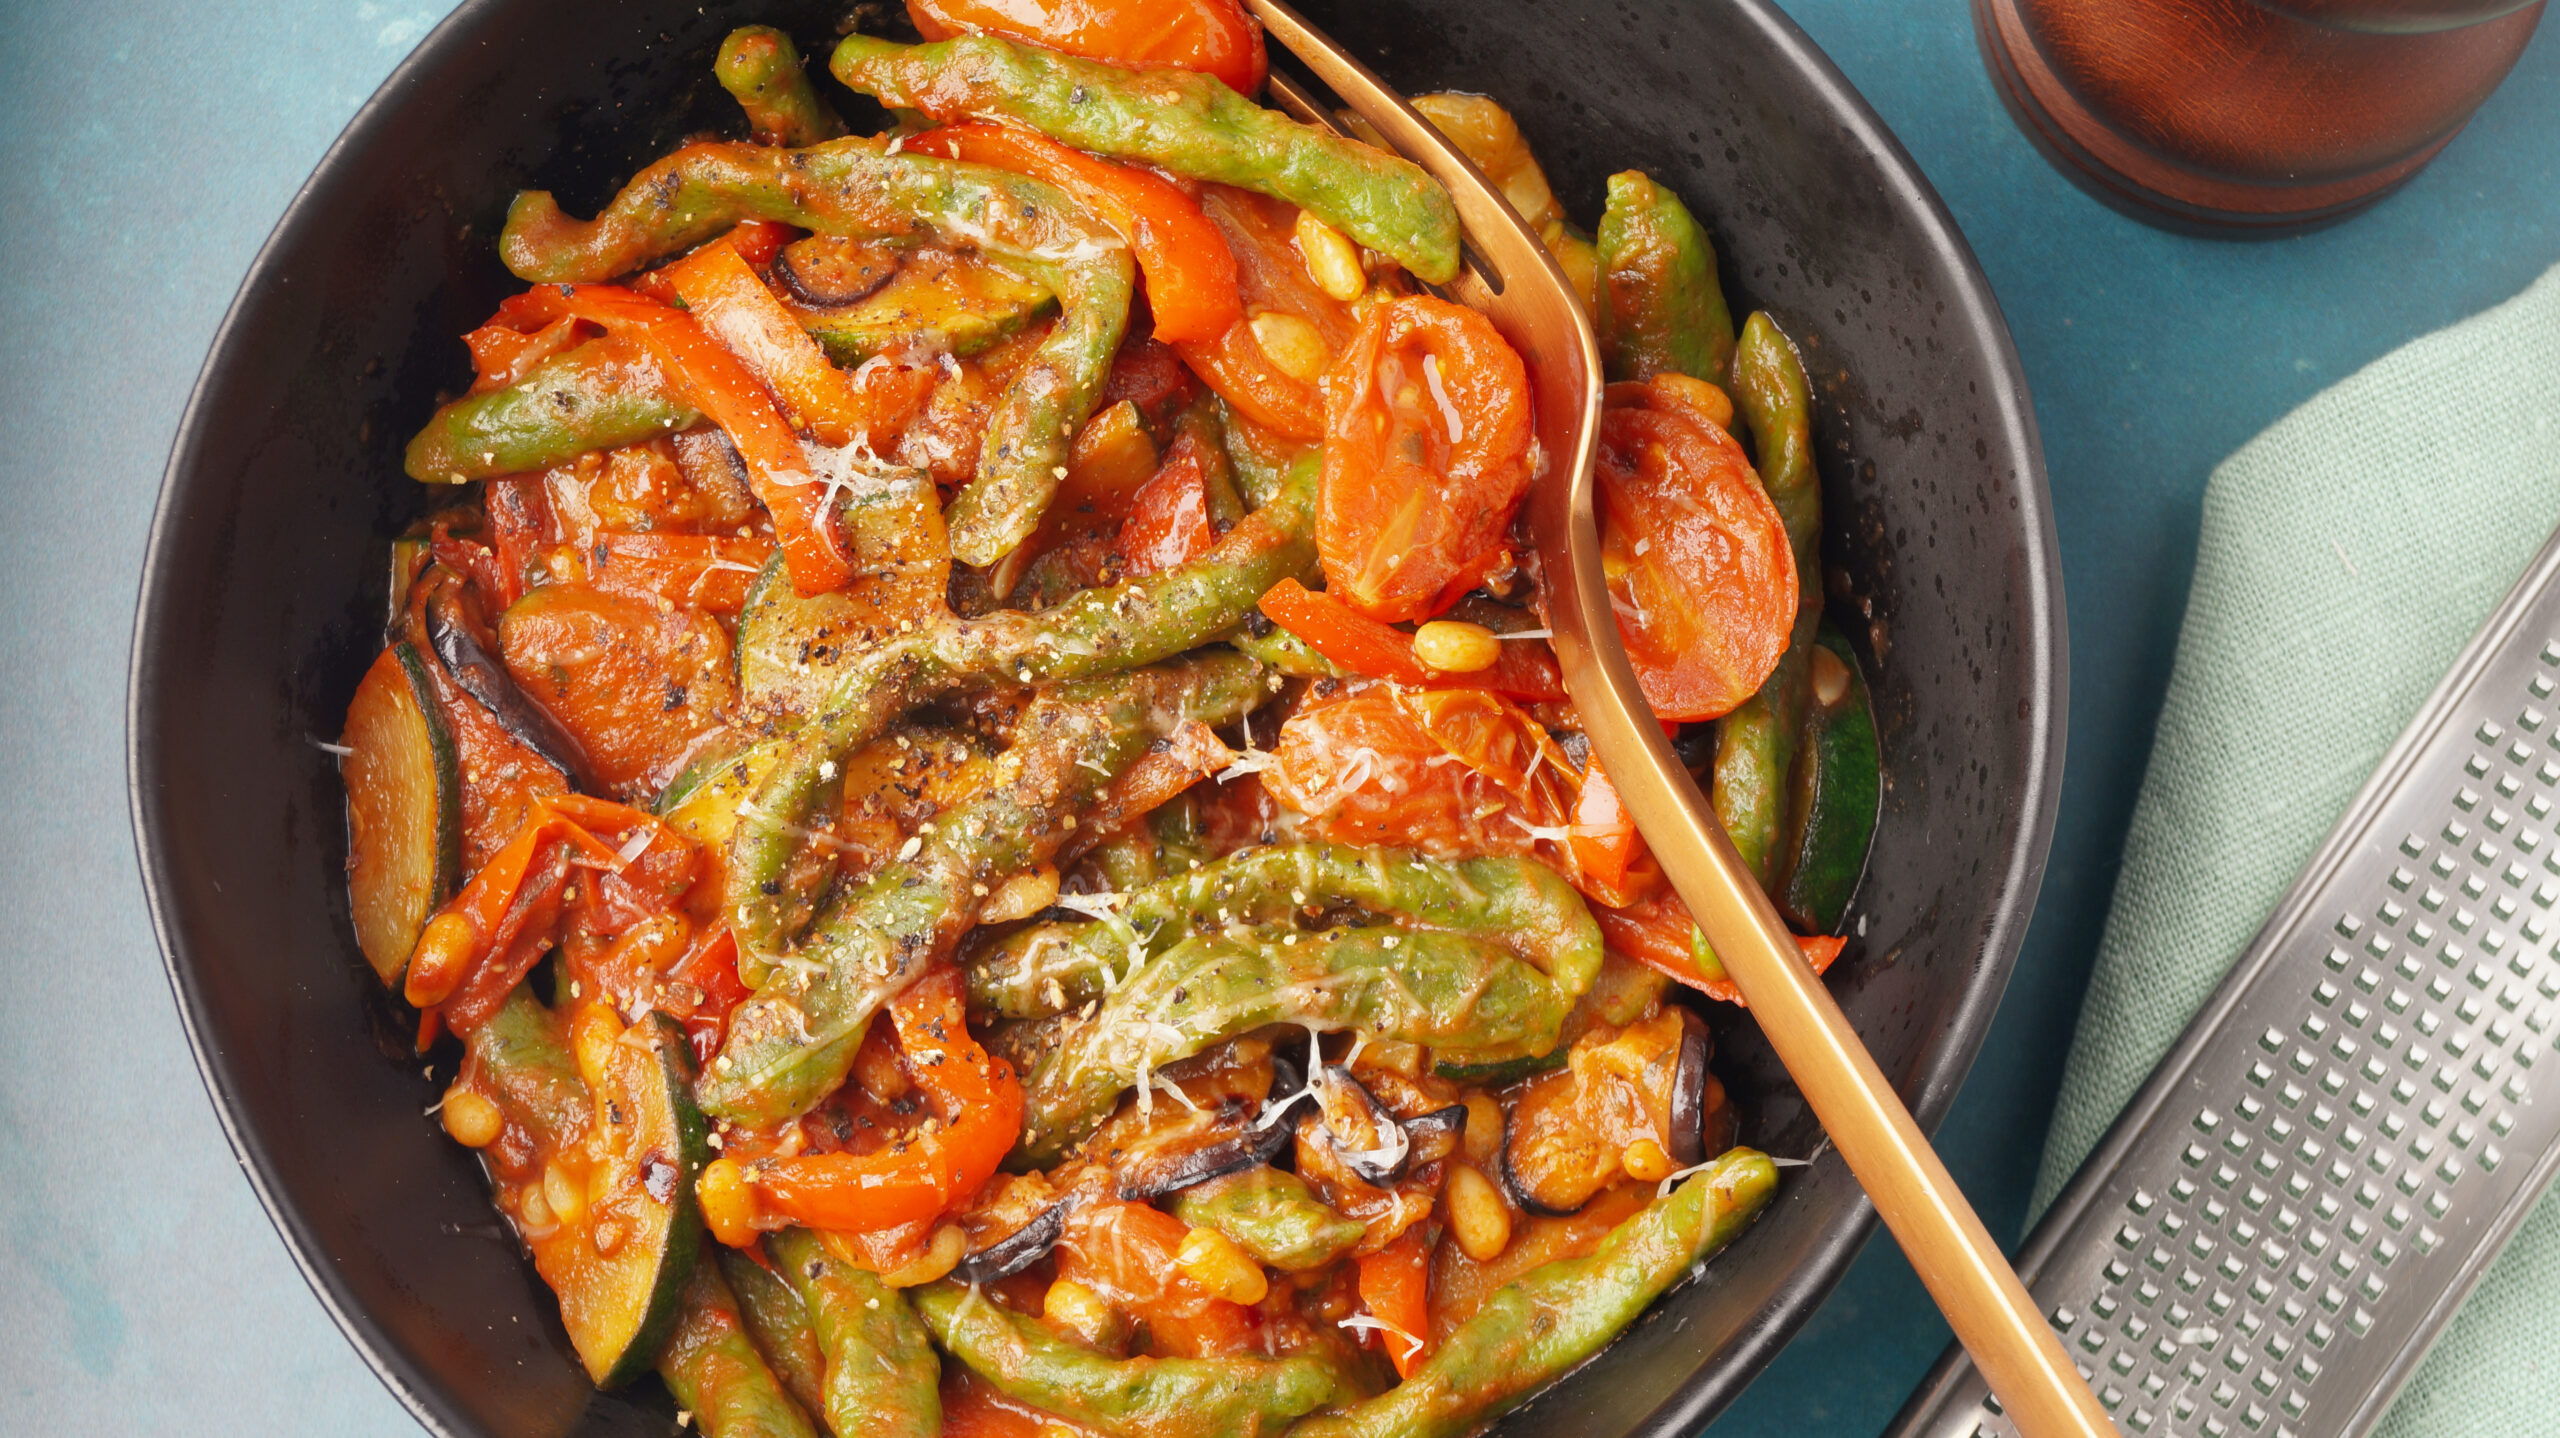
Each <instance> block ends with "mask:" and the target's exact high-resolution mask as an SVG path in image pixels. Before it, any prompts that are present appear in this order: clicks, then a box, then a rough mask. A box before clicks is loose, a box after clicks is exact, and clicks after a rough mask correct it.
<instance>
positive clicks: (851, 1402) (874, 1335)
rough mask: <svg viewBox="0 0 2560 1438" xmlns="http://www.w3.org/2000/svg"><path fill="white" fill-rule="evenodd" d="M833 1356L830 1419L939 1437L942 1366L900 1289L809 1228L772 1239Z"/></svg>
mask: <svg viewBox="0 0 2560 1438" xmlns="http://www.w3.org/2000/svg"><path fill="white" fill-rule="evenodd" d="M765 1246H766V1249H767V1250H768V1251H769V1252H771V1253H772V1254H773V1261H774V1263H775V1265H776V1266H777V1267H779V1268H780V1269H781V1270H782V1276H783V1279H784V1280H785V1281H786V1282H788V1283H789V1284H790V1285H791V1288H792V1291H793V1292H795V1293H797V1294H799V1295H800V1301H801V1303H802V1304H803V1305H804V1306H806V1308H807V1309H808V1312H809V1321H810V1324H811V1325H812V1326H813V1327H815V1328H816V1330H817V1336H818V1349H819V1351H820V1352H821V1353H822V1354H824V1355H825V1359H826V1401H825V1407H824V1411H825V1413H826V1415H827V1426H828V1427H830V1428H833V1429H835V1430H836V1432H838V1433H860V1434H863V1435H864V1438H938V1435H939V1434H940V1433H941V1432H942V1393H941V1390H940V1387H939V1386H938V1385H939V1384H940V1382H941V1379H942V1365H941V1363H940V1362H939V1361H937V1360H936V1359H935V1358H934V1356H933V1343H932V1341H931V1340H930V1339H929V1338H927V1337H926V1335H925V1331H924V1325H923V1324H921V1323H919V1322H917V1321H916V1315H915V1310H913V1309H911V1308H909V1307H908V1306H907V1300H906V1298H905V1296H904V1295H902V1294H900V1293H899V1292H898V1290H896V1289H894V1288H891V1287H890V1286H889V1285H888V1284H886V1283H883V1282H881V1281H880V1275H878V1274H876V1273H865V1272H864V1271H862V1270H861V1269H859V1268H855V1267H853V1266H851V1265H850V1264H846V1263H842V1262H839V1261H838V1260H836V1259H835V1258H834V1257H832V1256H831V1255H829V1254H828V1252H827V1251H826V1249H825V1247H823V1246H822V1245H821V1244H820V1243H819V1242H818V1236H817V1235H816V1234H814V1233H811V1232H810V1231H808V1230H807V1229H805V1228H794V1229H787V1230H785V1231H783V1232H781V1233H777V1234H775V1235H773V1236H772V1237H771V1238H768V1239H766V1240H765Z"/></svg>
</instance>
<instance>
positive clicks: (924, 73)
mask: <svg viewBox="0 0 2560 1438" xmlns="http://www.w3.org/2000/svg"><path fill="white" fill-rule="evenodd" d="M827 67H828V69H830V70H831V71H833V72H834V74H835V77H836V78H837V79H839V80H842V81H843V82H844V83H845V84H846V85H848V86H850V87H852V88H853V89H856V90H859V91H862V92H863V93H864V94H867V95H871V96H873V97H875V98H877V99H878V100H879V101H880V103H881V104H883V105H887V106H890V107H892V108H908V109H917V110H925V111H929V112H931V113H932V114H934V115H936V116H937V117H941V118H944V119H949V118H951V117H954V116H957V115H963V114H966V115H972V116H976V117H977V118H980V119H987V120H1003V121H1011V122H1012V123H1014V124H1018V125H1027V126H1029V127H1030V128H1032V129H1035V130H1038V131H1040V132H1042V133H1043V134H1046V135H1049V136H1051V137H1052V138H1055V139H1057V140H1059V141H1062V142H1063V143H1065V144H1067V145H1070V146H1073V147H1074V148H1076V149H1079V150H1083V151H1086V152H1088V153H1091V154H1096V155H1105V156H1109V157H1111V158H1114V159H1122V160H1138V161H1142V162H1144V163H1146V164H1150V165H1158V166H1161V167H1163V168H1164V169H1167V170H1171V171H1172V172H1174V173H1175V174H1177V175H1189V176H1191V177H1193V178H1195V179H1202V180H1214V181H1217V182H1218V183H1220V184H1226V185H1235V186H1238V187H1240V188H1242V189H1247V190H1256V191H1259V192H1261V193H1263V194H1266V195H1272V196H1276V197H1278V198H1280V199H1283V200H1287V201H1289V202H1290V203H1291V204H1294V205H1297V206H1299V207H1300V208H1302V209H1304V210H1306V211H1307V212H1308V213H1310V214H1312V215H1314V216H1315V217H1316V218H1318V219H1320V220H1323V221H1324V222H1325V223H1327V224H1329V225H1332V226H1333V227H1334V228H1335V229H1338V230H1340V231H1342V232H1343V233H1344V234H1346V235H1349V236H1350V237H1351V238H1352V239H1354V240H1357V241H1359V242H1360V243H1361V244H1364V245H1367V246H1368V247H1369V248H1371V249H1373V250H1377V251H1379V252H1380V253H1382V254H1386V255H1392V256H1393V257H1394V258H1395V259H1396V261H1397V263H1399V264H1402V265H1403V266H1404V267H1405V268H1406V269H1408V270H1411V271H1413V273H1414V275H1415V276H1416V277H1417V278H1419V279H1422V280H1424V281H1426V282H1428V283H1431V284H1447V283H1448V282H1449V281H1451V280H1453V279H1455V278H1457V275H1458V208H1457V205H1456V204H1455V202H1453V201H1452V200H1451V199H1450V198H1449V193H1448V191H1446V190H1444V189H1442V188H1441V187H1440V183H1439V182H1438V181H1437V180H1434V179H1432V178H1431V176H1430V175H1429V174H1427V173H1425V172H1424V171H1423V169H1422V167H1421V166H1419V165H1416V164H1414V163H1413V162H1412V161H1410V160H1407V159H1404V158H1403V157H1401V156H1398V155H1394V154H1390V153H1388V152H1387V151H1384V150H1381V149H1377V148H1374V147H1372V146H1369V145H1363V144H1359V143H1357V142H1354V141H1351V140H1345V139H1340V138H1337V137H1335V136H1332V135H1328V134H1325V133H1324V132H1322V131H1320V130H1317V129H1315V128H1313V127H1311V126H1307V125H1301V124H1299V123H1298V122H1296V121H1295V120H1292V119H1290V118H1288V117H1287V116H1285V115H1282V114H1280V113H1279V112H1277V111H1274V110H1266V109H1264V108H1263V107H1261V106H1260V105H1257V104H1255V103H1254V102H1252V101H1251V100H1248V99H1246V98H1244V97H1243V96H1241V95H1239V94H1237V93H1236V92H1235V91H1233V90H1230V89H1228V88H1227V87H1226V86H1225V85H1224V84H1223V83H1221V82H1219V81H1217V80H1213V79H1211V78H1209V77H1208V76H1206V75H1199V74H1193V73H1191V72H1189V71H1185V70H1168V69H1157V70H1148V71H1145V72H1144V73H1137V72H1132V71H1130V70H1126V69H1123V68H1121V67H1120V66H1117V65H1110V64H1105V63H1103V62H1101V61H1099V60H1086V59H1080V58H1078V57H1076V56H1072V55H1061V54H1058V53H1057V52H1055V51H1051V50H1044V49H1041V48H1039V47H1037V46H1033V45H1027V44H1021V43H1017V42H1015V41H1012V40H1006V39H1002V38H999V37H997V36H993V35H962V36H958V37H955V38H953V39H949V40H941V41H936V42H934V43H932V44H926V45H900V44H897V43H895V42H892V41H888V40H882V39H878V38H876V37H874V36H869V35H847V36H846V37H845V38H844V39H843V40H842V41H840V42H838V43H837V45H836V51H835V54H834V56H833V57H832V58H831V59H829V60H828V62H827Z"/></svg>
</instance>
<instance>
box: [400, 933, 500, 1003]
mask: <svg viewBox="0 0 2560 1438" xmlns="http://www.w3.org/2000/svg"><path fill="white" fill-rule="evenodd" d="M479 951H480V932H479V930H477V929H474V928H473V927H471V920H470V919H469V918H468V917H466V916H465V915H462V914H456V913H444V914H438V915H436V916H435V917H434V918H432V919H429V920H427V926H426V928H425V929H423V930H421V931H420V932H419V934H418V942H417V944H416V945H415V946H413V947H412V948H411V949H410V950H409V977H408V979H407V981H406V982H404V983H403V984H402V985H401V997H402V998H405V999H407V1000H408V1001H409V1004H410V1006H411V1007H413V1008H421V1009H423V1008H429V1007H432V1006H433V1005H436V1004H440V1003H443V1002H444V1001H445V1000H446V999H449V998H451V997H453V991H454V990H455V989H458V988H460V987H462V979H463V976H464V975H465V974H466V973H468V972H470V969H471V960H472V959H473V958H474V957H475V956H476V955H477V954H478V953H479Z"/></svg>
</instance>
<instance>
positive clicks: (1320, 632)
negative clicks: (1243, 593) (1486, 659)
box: [1261, 579, 1565, 703]
mask: <svg viewBox="0 0 2560 1438" xmlns="http://www.w3.org/2000/svg"><path fill="white" fill-rule="evenodd" d="M1261 609H1262V612H1263V614H1264V615H1265V616H1266V617H1267V618H1269V619H1270V620H1271V622H1272V623H1274V624H1277V625H1279V626H1280V627H1281V628H1283V629H1286V630H1288V631H1289V632H1290V633H1292V634H1294V635H1296V636H1298V637H1299V638H1300V639H1303V640H1305V641H1306V642H1307V647H1308V648H1310V649H1313V650H1315V651H1316V652H1317V653H1318V654H1321V655H1323V656H1324V657H1325V658H1327V659H1330V660H1332V661H1333V662H1334V663H1336V664H1339V665H1341V666H1342V667H1343V668H1345V669H1348V670H1350V671H1352V672H1353V673H1355V674H1368V675H1373V676H1375V677H1377V678H1380V679H1392V680H1394V681H1395V682H1397V683H1398V684H1413V685H1425V686H1428V685H1455V686H1457V687H1460V688H1475V689H1490V690H1492V691H1493V692H1494V693H1496V694H1503V695H1508V696H1510V697H1511V698H1514V699H1525V700H1528V701H1530V702H1532V703H1535V702H1538V701H1541V700H1549V699H1562V698H1563V697H1565V696H1564V676H1563V674H1562V673H1561V672H1560V671H1559V670H1558V669H1557V668H1556V660H1555V653H1554V651H1553V650H1550V649H1549V648H1547V646H1546V645H1545V644H1543V643H1541V642H1539V641H1538V640H1534V639H1514V640H1507V641H1505V642H1504V643H1503V645H1502V648H1501V650H1500V655H1501V657H1500V658H1498V659H1496V660H1495V661H1494V663H1493V667H1492V668H1490V669H1479V670H1476V671H1474V672H1473V673H1468V674H1448V673H1444V672H1442V671H1440V670H1437V669H1434V668H1432V667H1431V666H1429V665H1427V664H1425V663H1423V662H1422V660H1421V659H1420V658H1418V657H1416V655H1415V654H1414V649H1413V636H1412V635H1411V634H1408V633H1406V632H1405V631H1404V630H1401V629H1398V628H1396V627H1395V626H1394V625H1392V624H1381V623H1379V622H1378V621H1377V620H1374V619H1371V618H1370V617H1369V616H1367V615H1365V614H1360V613H1357V612H1355V611H1353V610H1352V608H1351V607H1350V606H1349V605H1347V604H1344V603H1343V602H1342V601H1340V600H1338V599H1335V598H1334V597H1333V596H1332V595H1331V594H1330V593H1328V592H1325V591H1322V590H1314V589H1309V588H1307V587H1306V586H1305V585H1303V584H1301V583H1299V582H1298V581H1297V580H1294V579H1283V580H1281V581H1280V582H1279V583H1278V584H1275V585H1273V586H1271V590H1270V592H1269V593H1267V594H1265V595H1263V596H1262V602H1261Z"/></svg>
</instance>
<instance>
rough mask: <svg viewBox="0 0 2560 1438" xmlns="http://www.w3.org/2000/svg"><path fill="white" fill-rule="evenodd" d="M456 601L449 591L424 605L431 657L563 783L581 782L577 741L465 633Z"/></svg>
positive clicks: (575, 784)
mask: <svg viewBox="0 0 2560 1438" xmlns="http://www.w3.org/2000/svg"><path fill="white" fill-rule="evenodd" d="M457 604H458V601H457V600H455V599H454V598H452V596H450V595H439V596H437V598H436V599H434V600H433V601H431V602H430V603H429V604H428V605H427V642H428V643H429V644H431V645H432V646H434V648H435V651H436V658H437V660H439V661H440V662H442V663H443V665H444V667H445V672H446V673H448V674H451V675H452V676H453V682H454V683H456V684H458V685H460V686H462V692H463V693H465V694H468V695H470V696H471V697H472V698H473V699H475V700H478V701H479V704H480V707H481V708H483V709H486V710H488V711H489V714H490V717H492V718H494V719H496V720H497V721H498V725H499V727H500V728H503V729H505V730H506V731H507V733H508V734H509V735H510V736H511V737H513V738H514V739H515V741H516V742H517V743H519V744H522V745H523V746H525V747H526V748H528V749H531V750H532V751H533V752H534V753H536V754H538V755H540V756H541V758H542V761H543V762H544V763H546V764H549V765H550V766H551V767H552V768H554V769H557V770H559V771H560V775H561V777H562V778H564V779H567V780H568V781H569V787H571V788H573V789H576V788H582V787H584V786H583V785H581V784H580V783H579V782H578V774H579V770H580V767H581V766H580V764H579V762H578V761H579V760H581V759H583V758H584V757H585V755H584V753H583V751H581V750H580V749H579V747H578V741H576V740H575V739H572V738H570V737H569V735H568V733H567V731H565V730H563V729H562V728H561V727H560V724H559V721H557V720H555V719H553V718H552V717H551V715H550V712H549V711H547V710H545V709H544V708H542V706H540V705H538V704H536V703H534V702H533V701H532V700H531V699H528V698H526V697H525V693H524V691H523V690H521V689H518V688H517V687H516V681H515V679H514V678H513V677H512V676H510V675H509V674H508V673H507V669H506V666H505V665H503V664H500V663H499V662H498V661H497V658H496V657H495V656H493V655H492V654H490V653H489V650H488V648H487V647H486V646H484V645H483V644H481V642H480V637H479V636H478V635H476V634H474V633H472V632H471V625H470V623H469V622H468V621H467V620H465V619H464V618H463V617H462V615H461V613H460V612H459V611H458V609H457V607H456V606H457Z"/></svg>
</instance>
